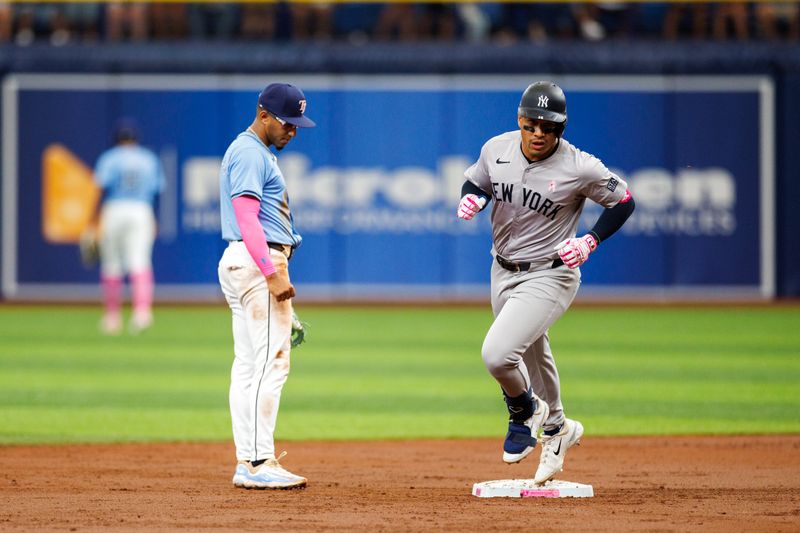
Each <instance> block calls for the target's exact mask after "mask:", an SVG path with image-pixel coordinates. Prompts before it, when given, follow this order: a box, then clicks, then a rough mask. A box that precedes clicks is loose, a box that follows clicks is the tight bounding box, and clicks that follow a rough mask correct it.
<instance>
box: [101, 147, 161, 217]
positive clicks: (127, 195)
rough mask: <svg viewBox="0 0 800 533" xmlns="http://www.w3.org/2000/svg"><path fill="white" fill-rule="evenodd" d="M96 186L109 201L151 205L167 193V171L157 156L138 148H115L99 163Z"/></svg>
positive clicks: (103, 155) (106, 153) (107, 152)
mask: <svg viewBox="0 0 800 533" xmlns="http://www.w3.org/2000/svg"><path fill="white" fill-rule="evenodd" d="M94 175H95V182H96V183H97V185H98V186H100V188H102V189H103V190H104V191H105V199H106V200H134V201H140V202H145V203H147V204H150V205H152V204H153V201H154V199H155V196H156V195H157V194H158V193H160V192H161V191H162V190H163V189H164V171H163V169H162V167H161V162H160V161H159V160H158V157H156V155H155V154H154V153H153V152H152V151H150V150H148V149H147V148H144V147H142V146H139V145H135V144H129V145H121V146H115V147H114V148H111V149H110V150H106V151H105V152H103V154H102V155H101V156H100V159H98V160H97V165H95V170H94Z"/></svg>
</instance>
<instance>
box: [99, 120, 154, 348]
mask: <svg viewBox="0 0 800 533" xmlns="http://www.w3.org/2000/svg"><path fill="white" fill-rule="evenodd" d="M114 141H115V146H114V147H113V148H111V149H109V150H107V151H105V152H103V153H102V154H101V155H100V158H99V159H98V160H97V164H96V165H95V170H94V174H95V181H96V182H97V185H98V186H99V187H100V189H102V191H103V196H102V200H101V202H100V213H99V219H100V221H99V245H100V283H101V285H102V292H103V300H104V303H105V313H104V316H103V320H102V323H101V328H102V330H103V331H104V332H105V333H108V334H112V335H113V334H117V333H119V332H120V331H121V330H122V314H121V308H122V289H123V282H124V278H125V276H126V275H127V276H128V277H129V281H130V285H131V299H132V302H133V313H132V316H131V319H130V323H129V331H130V332H131V333H138V332H140V331H142V330H144V329H146V328H148V327H150V326H151V325H152V323H153V313H152V302H153V283H154V282H153V263H152V255H153V243H154V241H155V236H156V220H155V214H154V211H153V205H154V203H155V199H156V197H157V195H158V194H159V193H160V192H161V191H162V190H163V188H164V171H163V169H162V166H161V163H160V161H159V159H158V157H157V156H156V154H155V153H153V152H152V151H151V150H148V149H147V148H144V147H143V146H140V145H139V142H138V130H137V127H136V124H135V122H134V121H133V120H131V119H120V121H119V122H118V123H117V126H116V128H115V131H114Z"/></svg>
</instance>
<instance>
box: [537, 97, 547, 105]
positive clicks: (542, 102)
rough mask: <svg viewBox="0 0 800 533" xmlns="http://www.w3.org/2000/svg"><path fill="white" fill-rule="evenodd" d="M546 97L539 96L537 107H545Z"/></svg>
mask: <svg viewBox="0 0 800 533" xmlns="http://www.w3.org/2000/svg"><path fill="white" fill-rule="evenodd" d="M547 100H548V98H547V97H546V96H544V95H542V96H540V97H539V107H547Z"/></svg>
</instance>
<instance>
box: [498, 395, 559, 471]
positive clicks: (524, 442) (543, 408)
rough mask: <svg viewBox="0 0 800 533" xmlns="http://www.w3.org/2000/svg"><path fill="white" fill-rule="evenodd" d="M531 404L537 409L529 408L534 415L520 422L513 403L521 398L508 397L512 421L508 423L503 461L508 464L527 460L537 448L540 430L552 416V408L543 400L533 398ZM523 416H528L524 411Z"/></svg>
mask: <svg viewBox="0 0 800 533" xmlns="http://www.w3.org/2000/svg"><path fill="white" fill-rule="evenodd" d="M528 398H530V402H531V404H533V403H534V402H535V404H536V409H535V410H534V409H533V407H530V408H528V412H531V411H533V413H532V414H531V415H530V416H529V417H528V418H526V419H524V420H522V421H520V420H519V417H515V416H514V413H515V412H516V411H515V408H514V406H513V403H515V402H516V401H518V400H519V399H520V397H517V398H509V397H506V402H507V403H508V409H509V412H511V413H512V417H511V419H510V420H509V421H508V433H506V440H505V442H503V461H504V462H506V463H508V464H514V463H518V462H520V461H522V460H523V459H525V458H526V457H527V456H528V455H530V453H531V452H532V451H533V449H534V448H535V447H536V436H537V435H538V433H539V428H541V427H542V425H543V424H544V423H545V421H546V420H547V417H548V416H550V407H549V406H548V405H547V403H546V402H544V401H543V400H541V399H539V398H536V397H531V396H530V394H528ZM522 414H523V416H524V414H527V413H525V412H524V410H523V411H522Z"/></svg>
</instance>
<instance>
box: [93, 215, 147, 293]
mask: <svg viewBox="0 0 800 533" xmlns="http://www.w3.org/2000/svg"><path fill="white" fill-rule="evenodd" d="M100 228H101V236H100V271H101V273H102V274H103V276H105V277H114V278H119V277H122V276H124V275H126V274H130V273H139V272H145V271H146V272H150V271H151V270H152V268H153V266H152V257H153V243H154V242H155V238H156V220H155V216H154V215H153V208H152V207H151V206H150V204H147V203H144V202H137V201H133V200H111V201H109V202H106V203H105V204H104V205H103V207H102V210H101V211H100Z"/></svg>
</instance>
